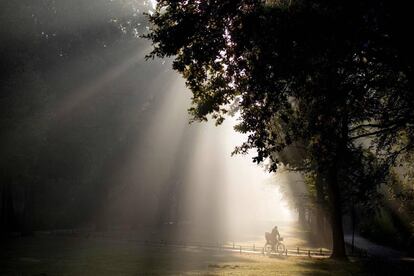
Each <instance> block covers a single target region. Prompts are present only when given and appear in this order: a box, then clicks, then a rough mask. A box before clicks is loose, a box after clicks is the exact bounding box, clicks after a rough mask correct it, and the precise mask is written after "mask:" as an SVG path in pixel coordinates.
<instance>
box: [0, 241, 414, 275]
mask: <svg viewBox="0 0 414 276" xmlns="http://www.w3.org/2000/svg"><path fill="white" fill-rule="evenodd" d="M410 266H411V264H410V263H404V264H402V263H389V262H383V261H372V260H370V261H364V262H362V261H352V260H351V262H337V261H332V260H327V259H325V260H318V259H313V258H306V257H304V258H298V257H275V258H269V257H265V256H253V255H247V254H239V253H229V252H220V251H214V250H211V251H210V250H200V249H195V248H190V249H184V248H169V247H146V246H140V245H138V244H136V243H133V242H126V241H110V240H99V239H85V238H75V237H66V238H65V237H42V238H40V237H37V238H16V239H14V240H11V241H8V242H6V243H4V242H2V246H1V253H0V275H38V276H40V275H42V276H48V275H409V273H410V272H412V271H414V267H410Z"/></svg>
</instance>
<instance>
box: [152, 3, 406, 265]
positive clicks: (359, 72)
mask: <svg viewBox="0 0 414 276" xmlns="http://www.w3.org/2000/svg"><path fill="white" fill-rule="evenodd" d="M389 2H390V1H342V0H335V1H323V0H318V1H317V0H312V1H300V0H296V1H295V0H293V1H260V0H238V1H231V0H220V1H218V0H217V1H214V0H211V1H169V0H162V1H159V2H158V5H157V9H156V11H155V13H153V14H152V15H150V16H149V19H150V22H151V23H152V29H151V30H150V33H149V34H148V35H146V37H147V38H149V39H151V40H152V41H153V43H154V49H153V51H152V53H151V54H150V55H149V57H156V56H157V57H162V58H163V57H170V56H174V58H175V60H174V63H173V67H174V69H176V70H177V71H178V72H180V73H181V74H182V75H183V76H184V78H185V79H186V83H187V86H188V87H189V88H190V89H191V91H192V93H193V98H192V99H193V106H192V107H191V108H190V113H191V114H192V115H193V117H194V120H199V121H205V120H207V116H208V115H209V114H211V115H212V118H213V119H215V120H216V122H217V124H220V123H221V122H222V121H223V120H224V117H225V116H226V115H227V114H229V111H230V109H231V108H232V106H234V105H235V106H237V107H238V112H239V116H240V123H239V124H238V125H237V126H235V128H236V130H237V131H240V132H242V133H247V134H248V138H247V141H246V142H245V143H243V144H242V145H241V146H240V147H238V148H236V150H235V153H245V152H247V151H248V150H249V149H252V148H255V149H256V150H257V156H256V157H254V159H253V161H254V162H256V163H260V162H263V161H265V160H267V159H268V160H270V167H269V168H270V170H271V171H275V170H276V169H277V165H278V163H279V160H278V159H277V158H276V156H277V154H276V155H275V154H274V153H275V152H276V153H277V152H281V151H283V149H284V148H286V147H287V146H288V145H290V144H291V143H292V142H296V141H306V145H307V148H306V153H307V154H306V159H307V161H308V163H309V164H312V166H313V169H314V171H315V172H316V173H317V174H318V178H319V179H320V181H319V182H320V183H325V185H326V192H327V195H328V204H329V206H330V208H329V210H330V220H331V228H332V236H333V251H332V257H334V258H343V257H345V246H344V239H343V227H342V206H341V185H340V179H339V177H340V176H341V172H340V168H342V167H343V166H345V165H346V164H345V160H346V154H347V152H348V150H349V149H351V148H352V147H354V144H355V143H357V142H359V141H361V140H360V139H361V138H363V137H368V136H372V137H377V136H376V135H377V134H378V132H372V131H371V132H370V130H369V127H370V126H369V124H367V122H368V123H369V122H372V121H373V120H378V118H376V117H375V116H378V114H384V109H382V108H386V107H384V105H383V102H384V99H386V98H387V95H389V93H390V91H394V90H395V89H397V90H398V84H399V83H401V81H400V80H399V79H398V77H396V76H395V74H392V73H393V72H395V70H394V67H392V66H391V65H392V64H393V63H394V60H393V59H390V60H389V61H388V60H385V59H384V58H383V57H386V56H390V55H392V53H391V52H392V51H391V52H390V49H391V48H390V47H389V44H390V43H392V41H391V40H390V39H389V37H392V33H390V32H388V31H387V30H388V29H387V28H386V27H384V26H387V24H386V22H387V18H389V16H388V17H387V15H388V14H389V13H388V12H386V7H387V5H385V4H390V3H389ZM280 122H283V124H281V123H280ZM320 185H322V184H320Z"/></svg>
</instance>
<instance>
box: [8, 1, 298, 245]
mask: <svg viewBox="0 0 414 276" xmlns="http://www.w3.org/2000/svg"><path fill="white" fill-rule="evenodd" d="M152 4H153V3H148V2H146V1H122V0H91V1H82V0H72V1H64V0H61V1H54V0H31V1H29V0H25V1H23V0H22V1H8V2H6V1H2V3H1V4H0V38H1V43H0V66H1V75H2V77H1V83H0V89H1V96H0V113H1V114H0V120H1V124H0V127H1V134H0V152H1V159H0V168H1V172H0V173H1V176H0V177H1V182H2V186H1V191H0V192H1V197H2V200H1V204H2V205H1V206H2V207H1V221H2V231H12V232H19V231H22V232H27V233H30V232H33V231H39V230H51V229H89V230H96V231H105V230H111V231H118V232H119V233H120V235H130V232H131V231H132V232H134V233H136V234H134V235H137V236H138V237H139V238H142V239H144V238H161V237H162V238H169V239H193V240H235V239H236V240H253V239H257V238H258V237H261V236H263V232H264V231H270V230H271V227H272V226H273V225H274V224H276V223H277V224H279V225H282V227H283V225H286V224H287V223H289V222H291V221H292V220H294V218H293V217H292V213H291V211H290V210H289V208H288V207H287V204H286V202H285V200H284V198H283V197H282V195H281V193H280V192H279V190H278V188H277V187H276V186H275V185H274V182H275V178H273V177H272V176H271V175H269V174H267V173H266V172H265V171H264V169H263V168H260V167H257V166H256V165H254V164H253V163H251V158H250V157H249V156H236V157H230V153H231V151H232V150H233V147H234V146H235V145H238V144H240V142H241V141H242V140H243V137H242V136H241V135H239V134H236V133H234V131H233V130H232V125H233V124H234V120H236V118H233V119H230V120H227V121H226V122H225V123H224V125H223V126H221V127H219V128H216V127H215V126H214V125H213V124H212V123H210V122H209V123H207V124H192V125H189V124H188V119H189V118H188V115H187V112H186V110H187V108H188V107H189V106H190V96H191V94H190V92H189V91H188V90H187V89H186V88H185V85H184V81H183V80H182V79H181V77H180V76H178V75H177V74H176V73H175V72H173V71H172V70H171V69H170V68H171V65H170V63H169V61H168V60H167V61H163V60H149V61H145V59H144V57H145V54H147V53H149V51H150V44H149V42H148V41H146V40H143V39H140V38H138V35H140V34H143V33H145V31H146V27H147V24H146V20H145V18H144V16H143V15H142V12H144V11H149V10H151V7H152Z"/></svg>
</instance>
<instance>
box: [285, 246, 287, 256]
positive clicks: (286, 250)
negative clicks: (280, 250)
mask: <svg viewBox="0 0 414 276" xmlns="http://www.w3.org/2000/svg"><path fill="white" fill-rule="evenodd" d="M285 255H286V256H287V249H286V248H285Z"/></svg>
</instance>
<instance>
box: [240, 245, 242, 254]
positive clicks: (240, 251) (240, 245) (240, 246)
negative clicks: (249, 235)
mask: <svg viewBox="0 0 414 276" xmlns="http://www.w3.org/2000/svg"><path fill="white" fill-rule="evenodd" d="M241 253H242V246H241V245H240V254H241Z"/></svg>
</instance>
